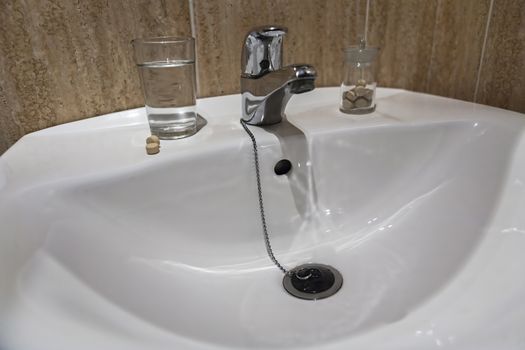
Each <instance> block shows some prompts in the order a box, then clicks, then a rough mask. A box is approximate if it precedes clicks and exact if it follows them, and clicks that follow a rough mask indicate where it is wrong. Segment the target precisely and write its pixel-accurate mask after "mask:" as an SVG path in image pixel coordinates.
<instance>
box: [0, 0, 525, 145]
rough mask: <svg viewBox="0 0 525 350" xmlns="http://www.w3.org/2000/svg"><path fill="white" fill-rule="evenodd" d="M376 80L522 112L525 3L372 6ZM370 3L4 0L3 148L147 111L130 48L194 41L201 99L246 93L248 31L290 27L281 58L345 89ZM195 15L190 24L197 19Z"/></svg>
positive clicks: (374, 0) (0, 52) (481, 0)
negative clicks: (76, 124)
mask: <svg viewBox="0 0 525 350" xmlns="http://www.w3.org/2000/svg"><path fill="white" fill-rule="evenodd" d="M369 5H370V6H369V11H368V30H367V36H368V40H369V43H370V44H373V45H378V46H380V47H381V53H380V57H379V60H380V71H379V82H380V85H382V86H390V87H400V88H405V89H410V90H416V91H423V92H428V93H432V94H438V95H443V96H449V97H454V98H459V99H463V100H467V101H477V102H480V103H486V104H490V105H494V106H498V107H502V108H508V109H512V110H516V111H520V112H522V113H525V1H524V0H369ZM366 8H367V0H263V1H261V0H149V1H148V0H111V1H106V0H85V1H79V2H74V1H69V0H55V1H52V0H2V1H0V153H2V152H3V151H4V150H5V149H7V147H9V146H10V145H11V144H13V143H14V142H15V141H16V140H17V139H19V138H20V137H21V136H23V135H24V134H26V133H28V132H31V131H34V130H38V129H41V128H45V127H48V126H52V125H56V124H59V123H64V122H68V121H72V120H77V119H81V118H87V117H91V116H94V115H98V114H104V113H108V112H111V111H117V110H122V109H127V108H131V107H136V106H140V105H142V104H143V100H142V96H141V91H140V87H139V83H138V79H137V74H136V71H135V67H134V65H133V62H132V59H131V48H130V45H129V41H130V40H131V39H132V38H135V37H140V36H152V35H191V34H192V33H193V35H194V36H195V37H196V39H197V59H198V62H197V64H198V68H199V73H198V75H199V94H200V96H212V95H220V94H231V93H237V92H238V90H239V70H240V52H241V45H242V39H243V36H244V34H245V32H246V31H247V30H248V29H249V28H250V27H252V26H256V25H261V24H268V23H278V24H283V25H286V26H287V27H288V28H289V33H288V35H287V37H286V39H285V62H286V63H292V62H296V63H301V62H302V63H311V64H313V65H315V66H316V68H317V70H318V71H319V79H318V86H330V85H338V84H339V79H340V74H341V67H342V60H341V56H342V53H341V50H342V48H343V47H344V46H346V45H349V44H355V42H356V41H357V37H358V36H359V35H363V34H364V32H365V18H366V13H367V12H366ZM192 16H193V18H192Z"/></svg>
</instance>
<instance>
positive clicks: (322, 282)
mask: <svg viewBox="0 0 525 350" xmlns="http://www.w3.org/2000/svg"><path fill="white" fill-rule="evenodd" d="M334 282H335V277H334V274H333V273H332V272H331V271H330V270H327V269H322V270H321V269H318V268H315V267H310V268H304V269H301V270H299V271H297V272H296V273H295V274H294V275H293V276H292V285H293V287H294V288H295V289H297V290H298V291H301V292H303V293H310V294H315V293H321V292H324V291H326V290H328V289H330V288H331V287H332V286H333V285H334Z"/></svg>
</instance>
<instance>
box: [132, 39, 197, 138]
mask: <svg viewBox="0 0 525 350" xmlns="http://www.w3.org/2000/svg"><path fill="white" fill-rule="evenodd" d="M131 43H132V45H133V49H134V54H135V63H136V64H137V68H138V71H139V75H140V82H141V85H142V91H143V93H144V100H145V105H146V113H147V115H148V122H149V126H150V129H151V133H152V134H153V135H157V136H158V137H159V138H160V139H164V140H173V139H179V138H183V137H188V136H191V135H193V134H195V132H196V131H197V115H196V111H195V101H196V98H195V41H194V39H193V38H191V37H190V38H178V37H155V38H144V39H135V40H133V41H132V42H131Z"/></svg>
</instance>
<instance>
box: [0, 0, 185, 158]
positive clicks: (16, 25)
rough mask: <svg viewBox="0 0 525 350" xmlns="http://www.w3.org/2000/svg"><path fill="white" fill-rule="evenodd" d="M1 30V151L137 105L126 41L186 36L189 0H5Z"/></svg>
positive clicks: (1, 4) (0, 6)
mask: <svg viewBox="0 0 525 350" xmlns="http://www.w3.org/2000/svg"><path fill="white" fill-rule="evenodd" d="M0 29H1V30H0V56H2V57H1V59H0V60H1V61H0V66H1V68H0V87H1V88H0V104H2V105H3V106H5V105H7V108H2V109H1V110H0V126H1V127H2V128H1V129H0V153H1V152H3V151H4V150H5V148H6V147H7V146H9V145H11V144H12V143H14V142H15V141H16V140H17V139H18V138H20V137H21V136H23V135H24V134H26V133H28V132H31V131H34V130H38V129H42V128H45V127H48V126H52V125H56V124H60V123H64V122H68V121H73V120H78V119H81V118H87V117H90V116H94V115H98V114H104V113H108V112H112V111H118V110H122V109H127V108H131V107H136V106H140V105H142V104H143V98H142V94H141V90H140V83H139V79H138V75H137V72H136V68H135V65H134V63H133V59H132V50H131V46H130V40H131V39H133V38H136V37H142V36H154V35H191V26H190V15H189V6H188V1H187V0H171V1H162V0H155V1H147V0H133V1H127V0H112V1H106V0H90V1H78V2H77V1H51V0H25V1H22V0H5V1H1V2H0Z"/></svg>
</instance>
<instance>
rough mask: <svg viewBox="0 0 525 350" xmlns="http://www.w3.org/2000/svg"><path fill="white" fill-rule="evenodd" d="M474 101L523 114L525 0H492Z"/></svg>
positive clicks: (524, 100)
mask: <svg viewBox="0 0 525 350" xmlns="http://www.w3.org/2000/svg"><path fill="white" fill-rule="evenodd" d="M477 102H479V103H484V104H488V105H491V106H496V107H501V108H507V109H511V110H514V111H518V112H521V113H525V1H523V0H505V1H499V0H495V1H494V8H493V10H492V18H491V22H490V26H489V35H488V38H487V45H486V48H485V57H484V60H483V64H482V67H481V77H480V83H479V87H478V98H477Z"/></svg>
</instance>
